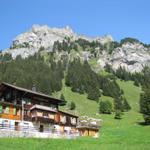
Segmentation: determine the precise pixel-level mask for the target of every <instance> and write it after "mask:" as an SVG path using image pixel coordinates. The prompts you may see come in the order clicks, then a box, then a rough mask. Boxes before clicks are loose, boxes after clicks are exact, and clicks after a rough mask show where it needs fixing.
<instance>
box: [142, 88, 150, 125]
mask: <svg viewBox="0 0 150 150" xmlns="http://www.w3.org/2000/svg"><path fill="white" fill-rule="evenodd" d="M140 112H141V113H142V114H143V117H144V120H145V123H146V124H149V125H150V90H149V89H147V90H145V92H144V93H142V94H141V96H140Z"/></svg>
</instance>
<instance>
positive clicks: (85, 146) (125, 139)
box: [0, 80, 150, 150]
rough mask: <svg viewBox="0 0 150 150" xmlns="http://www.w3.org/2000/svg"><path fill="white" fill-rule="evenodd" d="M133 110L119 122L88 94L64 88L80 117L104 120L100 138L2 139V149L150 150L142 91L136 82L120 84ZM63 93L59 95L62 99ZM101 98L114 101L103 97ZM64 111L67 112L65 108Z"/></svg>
mask: <svg viewBox="0 0 150 150" xmlns="http://www.w3.org/2000/svg"><path fill="white" fill-rule="evenodd" d="M117 82H118V84H119V85H120V87H121V88H122V89H123V90H124V94H125V96H126V98H127V100H128V102H129V104H130V105H131V107H132V110H131V111H129V112H125V113H124V115H123V116H122V119H121V120H115V119H114V114H111V115H99V114H98V103H97V102H94V101H90V100H88V99H87V98H86V95H80V94H77V93H73V92H72V91H71V90H70V88H68V87H64V88H63V90H62V93H63V94H64V96H65V98H66V99H67V100H68V101H74V102H75V104H76V111H77V112H78V113H79V114H80V115H88V116H92V117H96V118H101V119H102V120H103V122H102V127H101V129H100V137H99V138H98V139H93V138H87V137H86V138H83V137H82V138H77V139H27V138H26V139H20V138H12V139H3V138H2V139H0V150H130V149H131V150H150V126H142V125H140V124H139V123H140V122H143V117H142V115H141V114H140V113H139V96H140V92H141V89H140V88H139V87H135V86H134V85H133V82H123V81H120V80H118V81H117ZM59 94H60V93H55V96H58V95H59ZM101 99H108V100H110V101H111V100H112V99H111V98H110V97H105V96H102V97H101ZM62 109H66V108H65V107H62Z"/></svg>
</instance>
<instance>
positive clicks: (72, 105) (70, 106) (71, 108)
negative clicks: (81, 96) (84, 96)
mask: <svg viewBox="0 0 150 150" xmlns="http://www.w3.org/2000/svg"><path fill="white" fill-rule="evenodd" d="M69 109H70V110H75V109H76V104H75V103H74V102H71V103H70V104H69Z"/></svg>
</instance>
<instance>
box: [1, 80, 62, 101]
mask: <svg viewBox="0 0 150 150" xmlns="http://www.w3.org/2000/svg"><path fill="white" fill-rule="evenodd" d="M2 85H4V86H7V87H10V88H13V89H16V90H18V91H22V92H26V93H29V94H33V95H35V96H40V97H43V98H46V99H50V100H54V101H56V102H57V103H61V102H62V100H60V99H56V98H53V97H50V96H49V95H46V94H43V93H41V92H35V91H32V90H29V89H25V88H22V87H18V86H15V85H12V84H9V83H6V82H2V83H1V84H0V86H2Z"/></svg>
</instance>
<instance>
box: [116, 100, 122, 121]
mask: <svg viewBox="0 0 150 150" xmlns="http://www.w3.org/2000/svg"><path fill="white" fill-rule="evenodd" d="M114 109H115V117H114V118H115V119H121V116H122V111H123V106H122V98H121V97H116V98H115V99H114Z"/></svg>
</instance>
